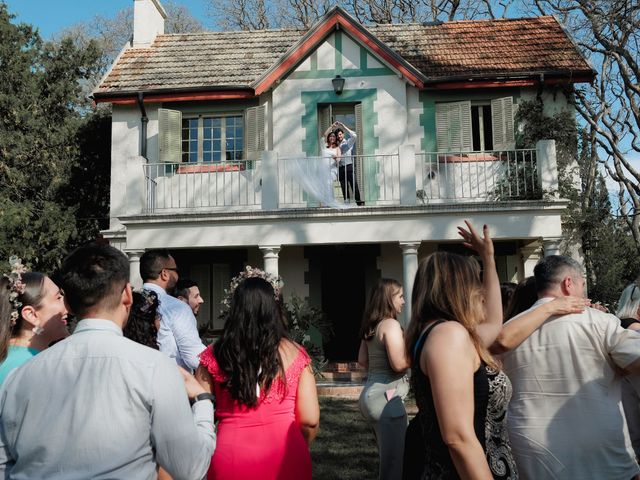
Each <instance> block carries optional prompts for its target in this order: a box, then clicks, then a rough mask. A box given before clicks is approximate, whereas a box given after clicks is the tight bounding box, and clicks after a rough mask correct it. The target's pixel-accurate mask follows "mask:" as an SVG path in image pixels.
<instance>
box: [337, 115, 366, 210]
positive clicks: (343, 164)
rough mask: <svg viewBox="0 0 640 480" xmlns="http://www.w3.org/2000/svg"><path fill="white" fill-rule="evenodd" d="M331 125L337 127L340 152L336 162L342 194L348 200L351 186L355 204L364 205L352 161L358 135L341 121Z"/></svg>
mask: <svg viewBox="0 0 640 480" xmlns="http://www.w3.org/2000/svg"><path fill="white" fill-rule="evenodd" d="M333 126H334V128H335V127H337V128H336V130H335V133H336V135H337V137H338V144H339V146H340V153H341V156H340V162H339V163H338V180H340V186H341V187H342V196H343V198H344V200H345V201H347V200H349V201H350V200H351V192H350V191H349V188H351V190H353V192H354V195H355V197H356V204H357V205H364V202H363V201H362V199H361V198H360V189H359V188H358V179H357V178H356V170H355V166H354V163H353V160H354V159H353V149H354V148H355V145H356V141H357V139H358V135H357V134H356V132H354V131H353V130H351V129H349V127H347V126H346V125H345V124H344V123H342V122H335V123H334V124H333ZM345 130H346V131H347V134H348V137H345V132H344V131H345Z"/></svg>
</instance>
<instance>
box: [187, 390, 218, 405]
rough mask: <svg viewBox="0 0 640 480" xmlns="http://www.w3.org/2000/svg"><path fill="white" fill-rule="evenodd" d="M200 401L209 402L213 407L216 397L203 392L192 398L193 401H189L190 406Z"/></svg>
mask: <svg viewBox="0 0 640 480" xmlns="http://www.w3.org/2000/svg"><path fill="white" fill-rule="evenodd" d="M201 400H210V401H211V403H213V404H214V405H215V404H216V396H215V395H214V394H213V393H209V392H204V393H199V394H198V395H196V396H195V397H193V400H191V405H193V404H194V403H196V402H199V401H201Z"/></svg>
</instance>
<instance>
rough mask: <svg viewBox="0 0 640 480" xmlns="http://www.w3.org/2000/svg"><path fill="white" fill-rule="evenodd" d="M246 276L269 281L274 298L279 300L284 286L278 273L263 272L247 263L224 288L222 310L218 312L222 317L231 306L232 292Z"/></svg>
mask: <svg viewBox="0 0 640 480" xmlns="http://www.w3.org/2000/svg"><path fill="white" fill-rule="evenodd" d="M247 278H262V279H263V280H265V281H267V282H269V283H270V284H271V286H272V287H273V293H274V297H275V299H276V300H280V292H281V291H282V287H284V282H283V281H282V278H281V277H280V276H279V275H274V274H272V273H268V272H265V271H264V270H260V269H259V268H255V267H252V266H250V265H247V266H246V267H245V268H244V270H242V271H241V272H240V273H239V274H238V275H236V276H235V277H233V278H232V279H231V283H230V284H229V288H227V289H225V291H224V293H225V297H224V298H223V299H222V302H221V303H222V311H221V312H220V316H221V317H224V316H226V314H227V313H228V312H229V309H230V308H231V298H232V297H233V292H235V291H236V288H238V285H240V284H241V283H242V282H243V281H245V280H246V279H247Z"/></svg>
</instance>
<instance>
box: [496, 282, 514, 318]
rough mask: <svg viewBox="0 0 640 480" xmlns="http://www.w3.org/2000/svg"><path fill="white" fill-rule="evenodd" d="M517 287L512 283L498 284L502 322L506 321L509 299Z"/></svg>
mask: <svg viewBox="0 0 640 480" xmlns="http://www.w3.org/2000/svg"><path fill="white" fill-rule="evenodd" d="M517 287H518V284H517V283H513V282H503V283H501V284H500V298H502V321H503V322H506V321H507V308H509V303H511V298H512V297H513V292H514V291H515V290H516V288H517Z"/></svg>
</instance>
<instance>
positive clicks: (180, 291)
mask: <svg viewBox="0 0 640 480" xmlns="http://www.w3.org/2000/svg"><path fill="white" fill-rule="evenodd" d="M197 286H198V284H197V283H196V282H194V281H193V280H191V279H190V278H181V279H180V280H178V283H176V288H175V290H174V291H173V296H174V297H184V298H189V289H190V288H191V287H197Z"/></svg>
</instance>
